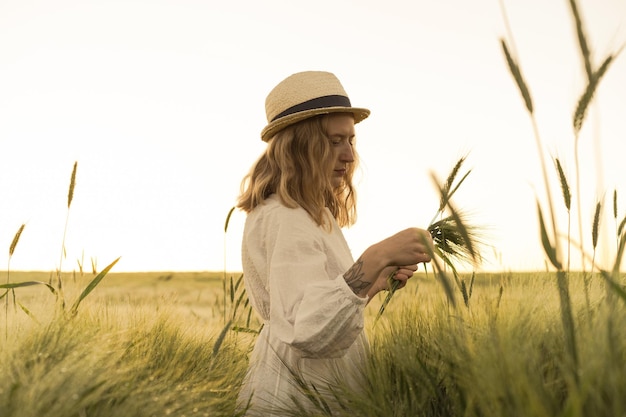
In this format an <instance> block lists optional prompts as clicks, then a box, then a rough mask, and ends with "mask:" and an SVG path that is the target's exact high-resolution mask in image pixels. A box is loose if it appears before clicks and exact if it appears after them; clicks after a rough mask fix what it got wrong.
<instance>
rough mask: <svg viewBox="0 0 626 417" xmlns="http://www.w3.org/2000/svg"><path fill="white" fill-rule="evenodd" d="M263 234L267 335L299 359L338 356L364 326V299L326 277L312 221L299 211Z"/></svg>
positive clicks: (319, 240)
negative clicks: (296, 353) (293, 350)
mask: <svg viewBox="0 0 626 417" xmlns="http://www.w3.org/2000/svg"><path fill="white" fill-rule="evenodd" d="M270 224H271V227H272V228H273V229H274V230H273V231H272V232H271V233H268V234H267V235H266V236H267V238H268V240H267V241H266V242H265V243H266V245H267V247H268V252H267V256H268V261H269V265H270V270H269V271H268V273H269V287H270V288H269V290H270V300H271V301H270V304H271V306H270V323H271V328H272V333H274V335H275V336H276V337H278V338H279V339H280V340H282V341H283V342H284V343H287V344H289V345H291V346H293V347H294V348H297V349H298V350H300V351H301V353H302V355H303V357H309V358H326V357H328V358H330V357H340V356H342V355H343V354H344V353H345V351H346V350H347V349H348V348H349V347H350V346H351V345H352V343H353V342H354V341H355V340H356V338H357V336H358V335H359V334H360V333H361V332H362V330H363V321H364V319H363V310H364V308H365V305H366V304H367V298H361V297H358V296H357V295H356V294H354V293H353V292H352V290H351V289H350V288H349V287H348V285H347V283H346V282H345V279H344V278H343V275H342V274H340V275H336V276H330V275H329V272H328V270H327V266H328V262H327V261H328V254H327V253H326V251H328V250H332V248H329V247H327V246H326V243H327V242H325V241H324V239H323V235H322V233H326V232H324V231H321V233H320V230H319V229H318V228H317V225H316V224H315V223H314V222H313V221H312V220H311V219H310V218H309V217H308V215H306V213H304V212H303V211H301V210H291V211H290V212H289V215H287V216H281V218H280V219H279V218H278V217H276V218H274V219H273V221H271V222H270Z"/></svg>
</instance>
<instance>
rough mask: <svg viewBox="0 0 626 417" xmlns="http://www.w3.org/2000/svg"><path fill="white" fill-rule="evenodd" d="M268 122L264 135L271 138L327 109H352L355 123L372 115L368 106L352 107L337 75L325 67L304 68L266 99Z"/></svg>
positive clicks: (325, 112)
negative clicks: (316, 68) (306, 69)
mask: <svg viewBox="0 0 626 417" xmlns="http://www.w3.org/2000/svg"><path fill="white" fill-rule="evenodd" d="M265 113H266V115H267V126H265V127H264V128H263V130H262V131H261V139H263V140H264V141H265V142H267V141H268V140H270V139H271V138H272V137H273V136H274V135H275V134H276V133H277V132H278V131H279V130H281V129H284V128H286V127H287V126H290V125H292V124H294V123H297V122H299V121H302V120H304V119H307V118H309V117H313V116H316V115H318V114H328V113H352V114H353V115H354V123H359V122H360V121H361V120H363V119H365V118H366V117H367V116H369V115H370V111H369V110H368V109H362V108H357V107H352V105H351V104H350V99H349V98H348V94H346V91H345V90H344V89H343V86H342V85H341V83H340V82H339V80H338V79H337V77H336V76H335V75H334V74H332V73H330V72H324V71H305V72H298V73H296V74H293V75H290V76H289V77H287V78H285V79H284V80H283V81H281V82H280V83H279V84H278V85H277V86H276V87H274V89H273V90H272V91H271V92H270V93H269V94H268V95H267V98H266V99H265Z"/></svg>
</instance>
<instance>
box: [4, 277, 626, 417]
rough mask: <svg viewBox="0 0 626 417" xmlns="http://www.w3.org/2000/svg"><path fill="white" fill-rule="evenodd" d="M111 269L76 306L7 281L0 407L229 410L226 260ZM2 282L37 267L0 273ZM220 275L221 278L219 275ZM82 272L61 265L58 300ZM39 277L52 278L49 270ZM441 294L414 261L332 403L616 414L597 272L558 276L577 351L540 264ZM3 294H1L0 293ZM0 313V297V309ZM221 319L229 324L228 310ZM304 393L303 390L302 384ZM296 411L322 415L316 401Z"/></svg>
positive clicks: (386, 411)
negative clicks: (222, 268) (358, 388)
mask: <svg viewBox="0 0 626 417" xmlns="http://www.w3.org/2000/svg"><path fill="white" fill-rule="evenodd" d="M224 275H225V274H223V273H221V272H214V273H210V272H202V273H201V272H198V273H169V272H167V273H165V272H161V273H111V274H109V275H107V276H106V277H105V278H104V280H103V281H102V282H101V283H100V285H99V286H98V287H97V288H96V289H95V290H94V291H93V292H92V293H91V294H90V296H89V297H87V298H86V299H85V300H84V302H83V304H81V306H80V308H79V310H78V312H77V314H76V315H75V316H73V317H66V316H63V315H60V314H58V313H57V312H58V310H57V308H58V305H57V304H56V301H55V299H54V297H53V296H52V294H51V293H50V292H49V291H48V290H47V289H46V288H45V287H43V286H38V287H28V288H18V289H17V290H16V292H15V295H16V301H17V302H18V303H20V304H21V305H23V306H24V307H26V308H27V309H28V311H29V313H30V316H29V315H28V314H26V313H25V312H24V311H23V310H22V309H21V308H20V307H19V306H18V307H14V304H13V301H12V298H10V300H11V301H10V302H9V304H8V309H7V310H6V311H3V314H1V315H0V337H2V338H3V339H5V340H3V344H2V346H3V349H2V356H0V372H1V373H2V375H3V378H2V380H1V381H0V415H2V416H3V417H17V416H19V417H31V416H32V417H35V416H37V417H41V416H48V417H61V416H63V417H67V416H76V417H81V416H111V415H128V416H130V415H132V416H135V417H144V416H146V417H147V416H160V415H173V416H236V415H237V412H236V411H235V404H236V395H237V391H238V386H239V384H240V382H241V380H242V378H243V375H244V372H245V369H246V367H247V360H248V359H247V358H248V356H247V355H248V352H249V350H250V348H251V347H252V343H253V342H254V340H255V334H254V333H249V332H245V331H236V330H237V329H240V328H248V329H252V330H255V329H256V330H258V329H259V327H260V323H259V322H258V321H257V320H256V317H255V316H254V315H253V316H252V319H251V320H249V321H248V313H249V307H248V306H246V305H245V301H241V304H239V306H238V307H237V308H235V305H237V300H238V299H241V300H244V299H245V292H243V287H242V286H241V285H240V286H238V287H237V285H236V283H237V278H238V277H239V276H240V275H239V274H238V273H233V274H226V277H227V280H226V284H227V285H224V280H223V277H224ZM11 276H12V281H14V282H17V281H22V280H33V279H37V280H42V281H45V280H47V279H49V278H50V274H49V273H22V272H12V274H11ZM231 276H232V277H233V278H234V279H233V281H232V282H233V286H232V287H231V286H230V283H231V280H230V277H231ZM90 278H91V276H90V275H88V274H86V275H85V276H83V277H81V276H79V275H77V276H75V277H74V276H73V275H72V274H70V275H64V288H65V295H66V298H67V299H68V300H72V299H73V297H74V296H75V295H76V294H77V293H78V292H79V291H80V290H81V289H82V288H84V286H85V284H86V283H87V282H88V281H89V279H90ZM53 279H54V278H53ZM461 279H462V280H463V281H464V282H465V283H466V285H467V288H468V289H469V291H468V294H469V299H468V300H467V303H465V302H464V300H463V297H462V292H461V291H460V290H459V288H458V287H457V288H456V290H455V297H454V299H455V305H454V306H453V305H452V304H451V302H450V300H449V299H448V297H447V295H446V293H445V291H444V290H443V288H442V286H441V285H440V284H439V283H438V282H437V281H436V278H435V276H434V275H433V274H424V273H419V274H417V275H416V277H414V278H413V279H412V280H411V281H410V282H409V285H407V287H406V288H404V289H402V290H401V291H399V292H398V293H397V294H396V296H395V297H394V300H393V302H392V303H390V304H389V305H388V308H387V309H386V310H385V313H384V315H383V316H382V317H381V318H380V319H379V320H378V321H377V322H376V321H375V318H376V315H377V313H378V308H379V307H380V305H381V304H382V301H383V298H384V294H381V295H380V296H377V297H376V298H375V299H374V300H372V302H371V303H370V305H369V306H368V307H367V314H366V331H367V333H368V334H369V338H370V340H371V342H372V358H371V361H370V363H369V364H368V368H367V369H366V370H364V372H365V380H366V381H368V382H367V384H366V386H365V387H364V392H363V393H360V394H355V393H353V392H344V391H343V389H344V388H343V387H342V385H341V382H340V381H339V382H337V383H336V387H335V389H336V390H337V392H338V393H340V395H339V396H340V398H342V401H343V403H344V404H343V406H344V407H345V410H344V411H342V412H339V413H335V414H333V415H345V416H348V415H349V416H354V415H359V416H389V415H398V416H400V415H401V416H406V415H412V416H413V415H414V416H502V415H526V416H546V417H547V416H550V417H552V416H559V415H572V416H575V415H594V416H615V415H624V413H626V402H625V401H624V400H623V387H624V386H626V329H625V328H624V326H623V325H622V324H623V322H624V320H625V319H626V314H625V309H624V303H623V302H622V300H620V299H616V298H613V297H611V296H610V295H609V294H610V292H607V289H606V288H605V285H604V281H603V280H602V278H601V277H599V276H597V275H596V276H593V277H591V276H588V277H587V279H584V277H582V276H580V275H576V274H571V276H570V288H571V304H572V311H573V313H574V314H573V315H574V319H575V330H576V335H575V337H576V341H577V346H578V350H577V354H578V358H577V360H578V364H573V363H572V362H571V358H570V357H569V355H568V354H567V352H568V351H567V349H566V345H565V343H564V341H565V338H564V332H563V326H562V324H561V308H560V298H559V294H558V287H557V283H556V276H555V274H554V273H547V272H544V273H489V274H476V275H475V276H474V277H473V281H472V276H471V275H464V276H462V277H461ZM3 307H4V306H3ZM3 310H4V308H3ZM231 319H232V321H231ZM311 398H315V392H312V396H311ZM317 404H318V409H317V411H316V412H311V413H310V414H306V413H303V412H302V411H297V410H293V411H290V412H286V414H285V415H298V416H306V415H311V416H313V415H327V414H325V413H324V409H325V407H324V406H323V403H320V402H317Z"/></svg>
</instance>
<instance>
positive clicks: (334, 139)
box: [326, 113, 355, 188]
mask: <svg viewBox="0 0 626 417" xmlns="http://www.w3.org/2000/svg"><path fill="white" fill-rule="evenodd" d="M326 134H327V135H328V137H329V138H330V142H331V145H332V147H333V149H334V151H335V152H334V166H333V173H332V185H333V187H335V188H338V187H340V186H341V185H342V184H343V181H344V178H345V176H346V168H347V167H348V164H350V163H352V162H354V152H353V149H352V146H353V144H354V137H355V133H354V117H353V116H352V115H351V114H344V113H338V114H330V115H328V121H327V124H326Z"/></svg>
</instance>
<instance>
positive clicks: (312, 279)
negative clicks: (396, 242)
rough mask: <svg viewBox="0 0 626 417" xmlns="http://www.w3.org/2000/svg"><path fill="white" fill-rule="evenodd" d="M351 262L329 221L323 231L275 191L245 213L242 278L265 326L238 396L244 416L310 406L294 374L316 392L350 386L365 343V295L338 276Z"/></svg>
mask: <svg viewBox="0 0 626 417" xmlns="http://www.w3.org/2000/svg"><path fill="white" fill-rule="evenodd" d="M329 218H330V219H332V216H330V212H329ZM353 264H354V260H353V258H352V254H351V252H350V249H349V247H348V245H347V243H346V240H345V238H344V236H343V233H342V232H341V229H340V228H339V226H338V225H337V223H336V222H335V221H334V219H333V224H332V230H331V231H328V230H327V229H324V228H322V227H319V226H318V225H317V224H316V223H315V222H314V221H313V219H312V218H311V217H310V216H309V215H308V213H307V212H306V211H305V210H304V209H302V208H295V209H292V208H288V207H285V206H284V205H282V204H281V203H280V200H279V199H278V197H276V196H275V195H272V196H270V197H269V198H268V199H267V200H266V201H265V203H264V204H262V205H259V206H258V207H256V208H255V209H254V210H253V211H252V212H250V213H249V214H248V216H247V219H246V224H245V228H244V234H243V244H242V265H243V273H244V280H245V285H246V291H247V293H248V296H249V298H250V302H251V304H252V306H253V307H254V309H255V310H256V311H257V313H258V314H259V315H260V316H261V318H262V319H263V321H264V325H263V330H262V331H261V333H260V335H259V336H258V339H257V341H256V345H255V347H254V350H253V351H252V355H251V357H250V367H249V370H248V374H247V376H246V378H245V380H244V384H243V386H242V389H241V391H240V393H239V404H240V406H245V405H246V404H248V402H249V404H250V405H251V408H250V409H249V412H248V414H246V415H248V416H261V415H262V416H279V415H281V413H280V408H284V407H289V405H290V404H292V398H296V399H297V401H299V402H300V403H301V405H303V406H305V407H307V406H309V405H310V401H309V400H308V399H307V398H306V396H304V395H303V394H302V391H301V389H299V388H298V384H297V383H296V382H295V381H297V380H299V379H300V378H302V380H304V381H306V382H307V384H309V387H311V385H314V386H315V389H317V390H318V391H323V390H324V388H325V387H326V386H327V385H328V383H332V381H336V380H337V378H340V379H341V380H342V381H345V382H348V383H349V384H355V381H356V379H355V378H358V377H357V375H358V370H359V369H362V365H363V364H364V360H365V358H366V355H367V350H368V342H367V339H366V337H365V334H364V332H363V322H364V319H363V310H364V308H365V305H366V304H367V298H361V297H358V296H357V295H355V294H354V293H353V292H352V290H351V289H350V287H348V285H347V284H346V282H345V280H344V278H343V274H344V273H345V272H346V271H347V270H348V269H349V268H350V267H351V266H352V265H353ZM294 375H297V376H298V377H294ZM353 386H354V387H355V388H356V385H353Z"/></svg>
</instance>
